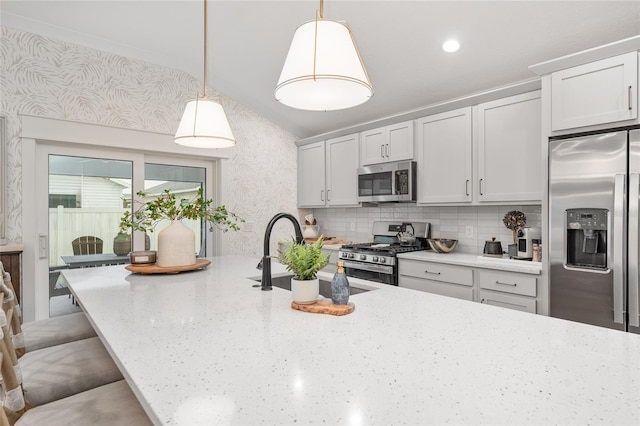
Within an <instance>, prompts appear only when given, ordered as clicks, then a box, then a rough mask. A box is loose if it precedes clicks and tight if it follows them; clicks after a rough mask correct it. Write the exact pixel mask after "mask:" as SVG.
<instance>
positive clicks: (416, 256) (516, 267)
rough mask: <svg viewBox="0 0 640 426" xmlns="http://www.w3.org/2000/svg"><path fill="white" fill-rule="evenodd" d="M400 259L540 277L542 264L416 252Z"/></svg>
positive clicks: (459, 254) (455, 254)
mask: <svg viewBox="0 0 640 426" xmlns="http://www.w3.org/2000/svg"><path fill="white" fill-rule="evenodd" d="M398 257H399V258H400V259H412V260H421V261H425V262H438V263H448V264H451V265H458V266H470V267H473V268H485V269H496V270H501V271H509V272H520V273H524V274H535V275H540V272H541V271H542V263H540V262H531V261H528V260H512V259H508V258H506V257H503V258H494V257H484V256H478V255H475V254H468V253H456V252H453V253H435V252H432V251H414V252H411V253H402V254H399V255H398Z"/></svg>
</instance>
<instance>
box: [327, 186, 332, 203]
mask: <svg viewBox="0 0 640 426" xmlns="http://www.w3.org/2000/svg"><path fill="white" fill-rule="evenodd" d="M330 193H331V190H330V189H327V201H331V197H330V196H329V194H330Z"/></svg>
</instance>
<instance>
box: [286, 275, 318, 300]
mask: <svg viewBox="0 0 640 426" xmlns="http://www.w3.org/2000/svg"><path fill="white" fill-rule="evenodd" d="M319 294H320V280H319V279H318V278H316V279H315V280H296V279H295V278H291V298H292V299H293V301H294V302H296V303H299V304H301V305H310V304H312V303H315V302H316V301H317V300H318V295H319Z"/></svg>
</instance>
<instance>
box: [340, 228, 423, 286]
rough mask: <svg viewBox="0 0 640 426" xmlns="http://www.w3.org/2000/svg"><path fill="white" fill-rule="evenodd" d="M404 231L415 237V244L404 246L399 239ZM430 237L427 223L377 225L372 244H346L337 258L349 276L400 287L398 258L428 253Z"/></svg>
mask: <svg viewBox="0 0 640 426" xmlns="http://www.w3.org/2000/svg"><path fill="white" fill-rule="evenodd" d="M401 232H409V233H410V234H413V235H414V236H415V237H416V238H415V241H413V242H411V244H401V243H400V238H399V237H398V234H399V233H401ZM429 234H430V226H429V224H428V223H426V222H382V221H381V222H374V223H373V241H372V242H370V243H361V244H348V245H344V246H342V247H341V248H340V250H339V252H338V257H339V258H340V259H341V260H342V261H343V262H344V267H345V273H346V274H347V276H350V277H356V278H362V279H365V280H369V281H375V282H380V283H384V284H391V285H398V270H397V269H398V268H397V261H396V256H397V255H398V254H400V253H409V252H412V251H418V250H428V244H427V241H426V239H427V238H429Z"/></svg>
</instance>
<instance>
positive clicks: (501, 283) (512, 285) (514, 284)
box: [496, 280, 518, 287]
mask: <svg viewBox="0 0 640 426" xmlns="http://www.w3.org/2000/svg"><path fill="white" fill-rule="evenodd" d="M496 284H500V285H510V286H511V287H516V286H517V285H518V284H517V283H513V284H512V283H503V282H500V281H498V280H496Z"/></svg>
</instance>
